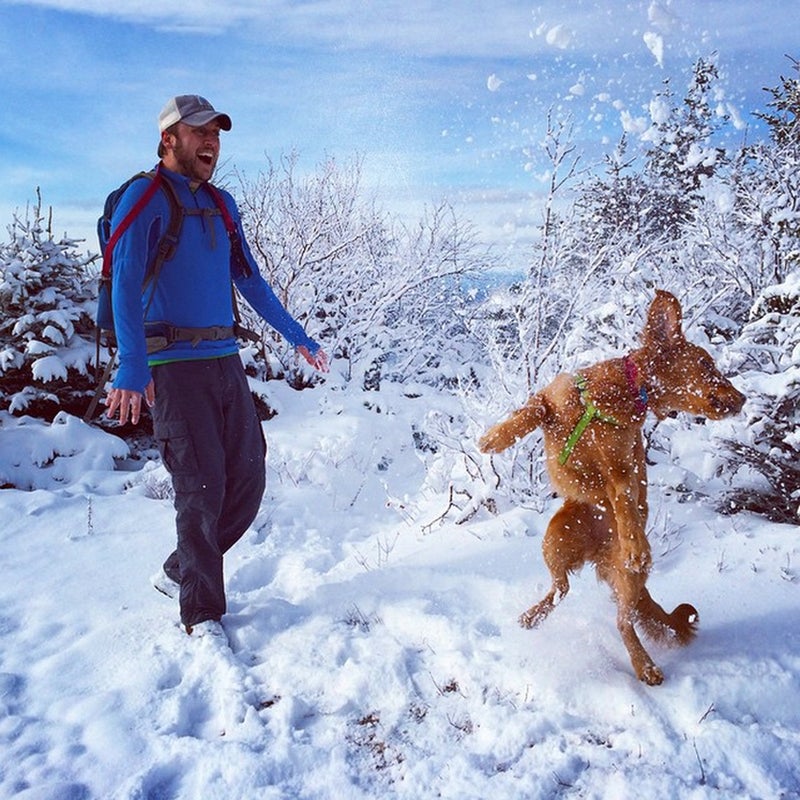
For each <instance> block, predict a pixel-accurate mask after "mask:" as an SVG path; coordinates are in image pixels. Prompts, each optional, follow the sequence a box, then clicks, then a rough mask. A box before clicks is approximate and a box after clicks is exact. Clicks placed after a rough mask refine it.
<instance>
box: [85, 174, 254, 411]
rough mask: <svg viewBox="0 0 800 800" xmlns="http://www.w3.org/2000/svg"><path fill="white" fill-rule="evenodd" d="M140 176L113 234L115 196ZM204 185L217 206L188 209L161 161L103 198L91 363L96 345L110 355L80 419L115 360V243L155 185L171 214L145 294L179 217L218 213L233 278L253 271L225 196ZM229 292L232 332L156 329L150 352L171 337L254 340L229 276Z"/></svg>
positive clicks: (171, 249) (172, 246)
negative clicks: (138, 190)
mask: <svg viewBox="0 0 800 800" xmlns="http://www.w3.org/2000/svg"><path fill="white" fill-rule="evenodd" d="M140 179H148V180H150V185H149V186H148V187H147V189H146V190H145V191H144V193H143V194H142V196H141V197H140V198H139V200H138V201H137V202H136V203H135V204H134V206H133V208H131V210H130V211H129V212H128V213H127V214H126V215H125V217H123V219H122V221H121V222H120V223H119V225H117V227H116V229H115V230H114V232H113V233H112V232H111V218H112V216H113V214H114V211H115V209H116V207H117V205H118V204H119V201H120V200H121V198H122V196H123V195H124V194H125V192H126V191H127V189H128V187H129V186H130V185H131V184H132V183H133V182H134V181H137V180H140ZM203 185H204V187H205V189H206V191H208V193H209V194H210V195H211V198H212V200H213V201H214V205H215V208H214V209H208V208H205V209H203V208H186V207H185V206H184V205H183V204H182V203H181V202H180V199H179V198H178V194H177V192H176V191H175V187H174V186H173V185H172V183H171V182H170V181H169V180H168V179H167V178H165V177H164V176H163V175H162V174H161V165H160V164H159V165H158V166H157V167H156V168H155V170H151V171H150V172H139V173H137V174H136V175H134V176H132V177H131V178H128V180H127V181H125V182H124V183H123V184H122V185H120V186H119V187H117V188H116V189H114V191H112V192H111V193H110V194H109V195H108V197H107V198H106V201H105V204H104V206H103V214H102V216H101V217H100V218H99V219H98V221H97V238H98V241H99V243H100V254H101V256H102V259H103V262H102V263H103V265H102V269H101V272H100V279H99V287H98V292H97V312H96V316H95V344H96V354H95V365H96V366H97V368H98V371H99V365H100V348H101V345H102V344H105V346H106V347H107V348H108V350H109V354H110V357H109V360H108V363H107V364H106V368H105V370H104V372H103V374H102V376H101V377H99V378H98V386H97V391H96V393H95V396H94V398H93V399H92V402H91V404H90V405H89V408H88V409H87V411H86V414H85V415H84V419H85V420H86V421H87V422H88V421H89V420H91V418H92V417H93V415H94V412H95V410H96V408H97V404H98V402H99V400H100V394H101V393H102V391H103V388H104V386H105V384H106V381H107V380H108V377H109V375H110V374H111V370H112V369H113V367H114V362H115V360H116V344H117V343H116V335H115V332H114V314H113V309H112V303H111V290H112V276H113V272H112V267H113V257H114V246H115V245H116V243H117V241H118V240H119V238H120V237H121V236H122V234H123V233H125V231H126V230H127V229H128V228H129V227H130V226H131V224H132V223H133V221H134V220H135V219H136V217H137V216H138V215H139V214H140V213H141V212H142V210H143V209H144V208H145V207H146V206H147V204H148V203H149V202H150V200H151V199H152V198H153V196H154V195H155V193H156V192H157V191H158V190H159V189H161V190H162V191H163V192H164V194H165V195H166V197H167V199H168V200H169V205H170V217H169V222H168V224H167V227H166V230H165V231H164V232H163V233H162V234H161V238H160V239H159V241H158V244H157V245H156V248H155V252H154V255H153V256H152V258H151V261H150V263H148V264H147V267H146V269H145V280H144V283H143V285H142V292H143V293H144V291H145V290H146V289H147V287H148V286H149V285H151V284H155V282H157V281H158V277H159V275H160V274H161V268H162V267H163V265H164V262H165V261H169V260H170V259H171V258H172V257H173V256H174V255H175V250H176V249H177V246H178V241H179V239H180V233H181V228H182V227H183V221H184V219H185V217H186V216H187V215H201V214H211V215H215V214H219V215H220V216H221V217H222V221H223V223H224V225H225V230H226V232H227V234H228V238H229V240H230V245H231V278H233V276H234V275H235V276H237V277H249V276H250V275H251V274H252V270H251V268H250V264H249V263H248V261H247V258H246V256H245V255H244V250H243V248H242V242H241V238H240V237H239V232H238V230H237V228H236V223H235V222H234V221H233V218H232V217H231V214H230V212H229V211H228V207H227V206H226V205H225V201H224V199H223V197H222V195H221V193H220V191H219V189H217V188H216V187H215V186H213V185H212V184H210V183H205V184H203ZM231 293H232V297H233V314H234V325H233V329H232V331H229V330H225V331H219V330H218V329H213V330H212V329H206V328H191V329H189V328H170V329H169V332H168V334H167V335H161V334H160V335H158V336H153V337H148V339H147V346H148V352H157V351H158V350H160V349H163V348H165V347H167V346H168V345H169V344H170V343H171V341H175V340H176V339H179V338H183V339H190V340H192V341H199V340H200V339H203V338H221V337H222V336H223V335H225V334H227V335H230V334H231V333H233V335H235V336H237V337H242V338H246V339H249V340H251V341H258V340H259V336H258V335H257V334H256V333H253V332H252V331H249V330H247V329H245V328H244V327H242V325H241V317H240V314H239V307H238V304H237V302H236V292H235V289H234V286H233V280H231ZM152 297H153V295H152V294H151V300H152ZM148 308H149V305H148ZM146 314H147V308H146V309H145V315H146ZM226 338H227V337H226Z"/></svg>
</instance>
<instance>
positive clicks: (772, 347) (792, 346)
mask: <svg viewBox="0 0 800 800" xmlns="http://www.w3.org/2000/svg"><path fill="white" fill-rule="evenodd" d="M733 352H734V358H735V361H736V363H735V366H736V368H737V371H738V372H740V373H742V376H743V379H744V381H745V384H746V388H745V392H746V394H747V395H748V403H747V405H746V407H745V411H746V414H747V424H746V430H745V431H742V430H741V428H742V427H743V426H742V425H741V422H740V423H739V425H738V426H737V427H738V428H739V429H740V430H739V431H738V434H739V435H738V436H737V437H736V439H734V438H733V437H727V438H726V439H725V440H724V441H723V445H724V451H723V452H724V455H725V457H726V459H727V461H728V472H729V473H730V475H731V480H732V482H733V485H734V487H735V488H734V489H733V490H732V492H731V493H730V494H729V495H728V496H727V497H726V498H725V502H724V503H723V504H722V507H723V508H730V509H734V510H735V509H742V508H744V509H748V510H750V511H756V512H758V513H761V514H764V515H766V516H767V517H769V518H770V519H774V520H777V521H779V522H791V523H795V524H800V270H798V271H796V272H793V273H792V274H791V275H789V277H788V278H787V279H786V281H784V282H783V283H781V284H778V285H776V286H771V287H769V288H768V289H766V290H765V291H764V292H762V294H761V296H760V297H759V298H758V300H757V301H756V303H755V305H754V306H753V309H752V312H751V320H750V322H749V323H748V324H747V325H745V327H744V329H743V330H742V333H741V336H740V337H739V339H738V340H737V341H736V343H735V344H734V346H733Z"/></svg>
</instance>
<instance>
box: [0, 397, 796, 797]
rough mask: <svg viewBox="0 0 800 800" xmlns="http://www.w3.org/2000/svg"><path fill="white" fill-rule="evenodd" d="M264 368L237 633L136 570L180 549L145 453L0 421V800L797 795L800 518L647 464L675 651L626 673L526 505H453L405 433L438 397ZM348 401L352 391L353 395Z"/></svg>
mask: <svg viewBox="0 0 800 800" xmlns="http://www.w3.org/2000/svg"><path fill="white" fill-rule="evenodd" d="M388 388H389V391H388V392H385V391H384V392H380V393H373V394H369V395H363V394H357V393H353V392H348V391H344V390H342V389H340V388H337V387H335V386H332V387H328V388H324V387H323V388H319V389H316V390H313V391H305V392H302V393H299V394H298V393H294V392H292V391H291V390H290V389H288V388H287V387H285V386H282V385H279V384H277V383H274V382H273V383H272V384H270V385H269V387H268V390H269V393H270V395H271V401H272V403H273V404H274V405H276V406H277V407H278V408H279V410H280V413H279V415H278V416H277V417H275V418H274V419H273V420H271V421H270V422H268V423H265V431H266V433H267V438H268V440H269V446H270V453H269V457H268V463H269V475H268V480H269V486H268V490H267V493H266V495H265V498H264V503H263V507H262V509H261V512H260V514H259V516H258V518H257V520H256V522H255V524H254V525H253V527H252V529H251V530H250V531H249V532H248V533H247V534H246V535H245V537H244V538H243V539H242V541H241V542H240V543H239V544H238V545H237V546H236V548H235V549H234V550H233V551H232V552H231V553H230V554H229V557H228V559H227V564H226V572H227V578H228V587H229V613H228V615H227V616H226V617H225V618H224V621H223V622H224V627H225V629H226V631H227V633H228V636H229V639H230V643H231V647H230V649H227V648H226V647H224V646H220V645H219V644H218V643H217V644H215V643H214V642H213V641H211V640H209V639H208V638H206V639H200V640H194V639H190V637H188V636H186V634H185V633H183V632H182V630H181V629H180V628H179V626H178V614H177V606H176V604H175V603H174V602H173V601H170V600H168V599H167V598H165V597H164V596H162V595H160V594H158V593H157V592H155V591H154V590H153V589H152V588H151V587H150V585H149V576H150V575H151V574H152V573H153V572H154V571H155V570H156V568H157V567H158V566H159V564H160V563H161V561H162V559H163V558H164V557H165V556H166V555H167V553H168V552H169V551H170V549H171V548H172V545H173V536H174V533H173V511H172V506H171V501H170V499H169V498H168V496H167V495H168V493H167V492H166V491H165V487H166V486H167V484H168V482H167V479H166V474H165V473H164V471H163V468H162V467H161V466H160V465H159V464H158V462H157V461H153V462H152V463H150V464H148V465H147V466H146V467H145V468H144V469H138V470H130V469H128V470H125V469H117V470H115V469H114V458H113V457H114V456H115V455H116V456H118V457H119V456H121V455H123V453H120V452H115V450H116V449H118V448H119V440H117V439H115V438H114V437H112V436H110V435H108V434H105V433H102V432H101V431H99V430H97V429H94V428H88V427H87V426H85V425H84V424H83V423H82V422H80V421H78V420H76V419H74V418H71V417H61V418H59V419H57V420H56V422H55V423H54V424H53V425H52V426H47V425H44V424H43V423H40V422H37V421H34V420H32V419H25V418H23V419H22V420H17V419H12V418H10V417H9V416H7V415H2V416H0V483H9V482H14V483H15V484H17V485H28V486H30V487H31V489H30V490H27V491H26V490H21V489H6V490H4V491H0V520H2V523H1V524H0V542H1V543H2V546H1V547H0V574H2V582H0V797H2V798H10V797H14V798H19V799H20V800H25V799H28V800H30V799H32V798H36V800H44V799H45V798H47V800H87V799H88V798H92V799H94V798H103V799H105V798H120V799H122V798H125V800H134V798H135V799H136V800H144V798H149V799H150V800H156V798H159V799H160V800H178V798H181V799H183V798H220V799H224V800H234V798H244V799H246V800H254V799H256V798H336V800H341V799H343V798H344V799H346V798H377V797H382V798H383V797H406V798H415V799H419V798H434V797H444V798H459V799H460V800H463V799H465V798H502V800H510V799H511V798H525V800H533V799H535V798H553V797H581V798H608V799H609V800H624V798H636V799H637V800H638V799H639V798H659V800H664V799H666V798H680V799H681V800H684V798H714V800H718V799H721V798H765V799H767V798H770V799H771V798H794V797H800V624H798V621H799V620H800V613H798V612H799V610H800V537H799V536H798V530H797V529H796V528H794V527H790V526H781V525H777V524H772V523H769V522H765V521H764V520H763V519H761V518H758V517H754V516H750V515H744V514H742V515H738V516H733V517H723V516H720V515H718V514H717V513H715V511H714V510H713V507H712V503H711V502H710V501H709V500H703V499H702V497H698V498H696V499H692V500H689V501H688V502H687V501H686V500H685V495H684V494H679V493H677V492H674V491H672V490H671V488H670V487H672V486H676V485H677V484H678V483H680V482H683V483H684V484H687V485H689V484H691V483H692V475H691V474H689V473H686V472H684V470H686V469H689V470H691V469H693V468H694V467H695V463H694V462H695V461H697V462H698V463H700V462H701V461H702V458H701V457H700V456H699V455H698V457H697V458H696V459H693V458H692V453H693V452H697V453H699V449H698V448H699V443H700V441H701V439H702V435H704V434H702V435H698V433H697V430H696V429H693V432H692V433H691V434H689V435H686V434H684V435H680V433H679V432H678V431H677V429H676V435H675V452H676V453H677V454H679V455H680V458H679V459H677V460H676V461H675V462H674V463H670V460H669V459H667V460H665V461H664V463H662V464H660V465H658V466H657V467H656V468H654V469H653V470H652V472H651V506H652V509H651V542H652V544H653V553H654V561H655V565H654V570H653V574H652V577H651V580H650V588H651V591H652V593H653V595H654V596H655V597H656V598H657V599H658V600H660V601H662V602H663V603H664V605H665V606H667V607H669V608H672V607H674V606H675V605H677V604H678V603H682V602H691V603H692V604H694V605H695V606H696V607H697V609H698V610H699V613H700V632H699V635H698V638H697V639H696V641H695V642H694V643H692V644H691V645H690V646H688V647H687V648H685V649H675V650H667V649H663V648H660V647H657V646H655V645H648V648H649V650H650V652H651V654H653V655H654V657H655V660H656V661H657V663H658V664H659V665H660V666H661V667H662V668H663V670H664V672H665V675H666V680H665V682H664V684H663V685H662V686H659V687H652V688H651V687H648V686H645V685H644V684H642V683H640V682H639V681H637V680H636V679H635V677H634V675H633V673H632V671H631V666H630V663H629V661H628V657H627V653H626V651H625V649H624V647H623V645H622V642H621V640H620V637H619V635H618V633H617V631H616V627H615V622H614V607H613V604H612V602H611V599H610V597H609V593H608V590H607V589H606V587H605V586H603V585H600V584H598V583H597V581H596V580H595V578H594V576H593V574H592V573H591V571H589V570H585V571H584V573H583V574H582V575H579V576H576V577H575V579H574V581H573V590H572V592H571V593H570V595H569V597H568V598H567V599H566V600H565V601H564V603H563V604H562V605H561V606H560V607H559V608H558V609H557V611H556V612H555V613H554V614H553V615H552V616H551V617H550V618H549V619H548V620H547V621H546V622H545V623H544V624H543V625H542V627H541V628H539V629H537V630H534V631H526V630H523V629H522V628H520V627H519V626H518V624H517V621H516V620H517V616H518V614H519V613H520V612H521V611H523V610H524V609H525V608H527V607H528V605H530V604H531V603H532V602H533V601H534V600H536V599H539V598H540V597H541V595H542V594H543V593H544V591H545V590H546V588H547V586H548V575H547V572H546V569H545V567H544V564H543V562H542V558H541V554H540V544H541V535H542V533H543V531H544V528H545V526H546V524H547V520H548V516H549V513H550V512H551V511H552V510H553V506H548V508H547V510H546V511H545V513H544V514H540V513H537V512H536V511H534V510H530V509H527V510H526V509H522V508H513V507H511V506H510V505H507V506H505V507H503V508H501V509H500V513H499V514H498V515H496V516H493V515H491V514H489V512H488V511H486V510H482V511H481V512H480V513H479V514H477V515H476V516H474V517H473V518H471V519H470V520H469V521H467V522H465V523H463V524H460V525H458V524H456V515H455V514H450V515H448V516H446V517H445V518H444V519H443V520H442V521H437V520H438V518H439V517H440V516H441V515H442V514H443V512H444V511H445V510H446V508H447V505H448V494H447V488H448V481H450V480H451V479H452V480H454V481H455V482H456V483H457V482H458V480H459V475H458V467H457V462H453V463H452V464H451V465H450V466H449V467H448V465H447V463H446V462H445V460H444V459H443V458H442V455H441V454H438V455H434V454H431V453H429V452H428V453H423V452H420V451H418V450H416V449H415V447H414V442H413V439H412V435H411V430H412V425H413V424H415V423H416V424H418V425H420V424H422V423H423V422H424V418H425V412H426V411H427V410H429V409H430V408H431V407H432V406H433V405H435V404H436V403H440V402H444V400H443V399H442V398H441V397H440V396H437V395H436V394H434V393H431V394H429V395H428V394H423V396H421V397H418V398H414V399H409V398H405V397H403V396H402V395H401V394H399V393H394V392H393V391H392V390H391V387H388ZM365 401H366V402H365Z"/></svg>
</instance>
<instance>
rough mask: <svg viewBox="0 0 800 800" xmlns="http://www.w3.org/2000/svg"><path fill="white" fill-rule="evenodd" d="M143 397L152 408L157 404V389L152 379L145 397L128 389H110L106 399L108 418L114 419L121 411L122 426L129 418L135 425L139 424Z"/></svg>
mask: <svg viewBox="0 0 800 800" xmlns="http://www.w3.org/2000/svg"><path fill="white" fill-rule="evenodd" d="M142 397H144V400H145V402H146V403H147V405H148V406H149V407H150V408H152V407H153V405H154V404H155V402H156V388H155V384H154V383H153V381H152V379H151V380H150V383H148V384H147V386H146V387H145V390H144V395H142V393H141V392H132V391H130V390H128V389H110V390H109V392H108V396H107V397H106V416H107V417H108V418H109V419H114V415H115V414H116V413H117V410H119V422H120V425H124V424H125V423H126V422H127V421H128V418H129V417H130V421H131V423H132V424H133V425H136V424H137V423H138V422H139V416H140V414H141V411H142Z"/></svg>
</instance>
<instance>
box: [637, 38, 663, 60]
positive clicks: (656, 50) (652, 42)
mask: <svg viewBox="0 0 800 800" xmlns="http://www.w3.org/2000/svg"><path fill="white" fill-rule="evenodd" d="M642 38H643V39H644V43H645V44H646V45H647V49H648V50H649V51H650V52H651V53H652V54H653V58H655V60H656V64H658V66H659V67H663V66H664V39H663V38H662V37H661V36H659V35H658V34H657V33H653V32H652V31H647V33H645V35H644V36H643V37H642Z"/></svg>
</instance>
